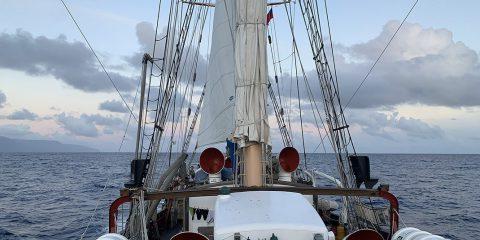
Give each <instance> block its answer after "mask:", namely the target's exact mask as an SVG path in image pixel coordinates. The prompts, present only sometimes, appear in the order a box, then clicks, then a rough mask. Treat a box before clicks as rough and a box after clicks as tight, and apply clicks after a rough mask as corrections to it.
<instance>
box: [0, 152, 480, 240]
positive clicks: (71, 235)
mask: <svg viewBox="0 0 480 240" xmlns="http://www.w3.org/2000/svg"><path fill="white" fill-rule="evenodd" d="M368 155H369V156H370V162H371V165H372V169H371V172H372V176H373V177H377V178H380V182H382V183H388V184H389V185H390V191H391V192H393V193H394V194H395V195H396V196H397V197H398V199H399V201H400V214H401V224H400V225H401V226H411V227H417V228H420V229H422V230H424V231H429V232H432V233H434V234H438V235H441V236H444V237H447V238H450V239H480V187H479V186H480V174H479V173H480V155H434V154H368ZM131 158H132V154H131V153H0V239H2V240H10V239H80V237H81V236H82V234H83V233H84V232H85V234H84V235H83V236H84V239H96V238H97V237H98V236H100V235H101V234H103V233H106V232H107V226H108V206H109V204H110V203H111V202H112V201H113V200H114V199H115V198H116V197H118V195H119V189H120V188H121V187H122V186H123V184H124V183H125V182H126V181H127V179H128V175H129V165H130V160H131ZM307 160H308V161H307V163H308V166H309V167H310V168H317V169H320V170H322V171H324V172H326V173H330V174H335V173H334V172H335V168H334V166H335V164H334V160H333V155H331V154H308V155H307ZM107 180H108V183H107ZM105 183H107V184H106V188H105V190H104V191H103V189H104V187H105ZM97 201H98V203H99V205H98V206H99V207H98V209H97V210H96V212H95V214H94V215H93V218H92V214H93V212H94V208H95V206H96V203H97ZM90 219H91V224H90V225H89V228H88V230H87V231H85V227H86V226H87V224H88V223H89V222H90Z"/></svg>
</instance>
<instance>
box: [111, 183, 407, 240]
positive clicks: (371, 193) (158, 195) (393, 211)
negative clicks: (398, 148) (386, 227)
mask: <svg viewBox="0 0 480 240" xmlns="http://www.w3.org/2000/svg"><path fill="white" fill-rule="evenodd" d="M252 191H278V192H296V193H300V194H303V195H323V196H326V195H328V196H351V197H353V196H356V197H379V198H383V199H385V200H387V201H389V203H390V232H391V234H392V235H393V233H395V232H396V231H397V228H398V207H399V205H398V200H397V198H396V197H395V196H394V195H393V194H392V193H390V192H388V191H385V190H373V189H356V188H355V189H352V188H317V187H288V186H287V187H276V186H274V187H232V188H227V187H222V188H210V189H196V190H181V191H163V192H147V193H145V194H144V199H145V200H161V199H166V198H168V199H171V198H190V197H206V196H218V195H225V194H229V193H236V192H252ZM134 193H135V192H134V191H130V194H129V196H123V197H120V198H118V199H116V200H115V201H114V202H113V203H112V205H111V206H110V212H109V232H110V233H115V232H116V221H115V217H116V215H117V212H118V207H119V206H120V205H122V204H123V203H126V202H131V201H132V197H133V195H134Z"/></svg>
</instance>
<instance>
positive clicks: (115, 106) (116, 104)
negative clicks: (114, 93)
mask: <svg viewBox="0 0 480 240" xmlns="http://www.w3.org/2000/svg"><path fill="white" fill-rule="evenodd" d="M98 109H100V110H105V111H109V112H115V113H125V112H127V108H126V107H125V105H124V103H123V102H120V101H117V100H110V101H105V102H102V103H100V105H99V106H98Z"/></svg>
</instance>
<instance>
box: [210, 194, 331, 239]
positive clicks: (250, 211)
mask: <svg viewBox="0 0 480 240" xmlns="http://www.w3.org/2000/svg"><path fill="white" fill-rule="evenodd" d="M214 229H215V235H223V234H234V233H237V232H240V233H241V232H245V231H264V230H300V231H308V232H312V233H325V232H327V231H328V230H327V228H326V227H325V224H324V223H323V221H322V219H321V218H320V216H319V215H318V213H317V212H316V210H315V209H314V208H313V206H312V205H311V204H310V203H309V202H308V201H307V200H306V199H305V197H304V196H302V195H301V194H299V193H292V192H276V191H254V192H238V193H231V194H229V195H221V196H219V197H218V198H217V201H216V203H215V228H214Z"/></svg>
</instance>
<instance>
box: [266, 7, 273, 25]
mask: <svg viewBox="0 0 480 240" xmlns="http://www.w3.org/2000/svg"><path fill="white" fill-rule="evenodd" d="M272 19H273V9H272V8H270V11H268V13H267V25H268V24H269V23H270V20H272Z"/></svg>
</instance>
